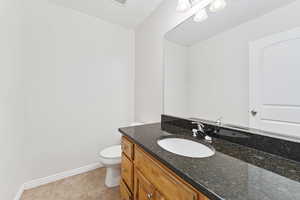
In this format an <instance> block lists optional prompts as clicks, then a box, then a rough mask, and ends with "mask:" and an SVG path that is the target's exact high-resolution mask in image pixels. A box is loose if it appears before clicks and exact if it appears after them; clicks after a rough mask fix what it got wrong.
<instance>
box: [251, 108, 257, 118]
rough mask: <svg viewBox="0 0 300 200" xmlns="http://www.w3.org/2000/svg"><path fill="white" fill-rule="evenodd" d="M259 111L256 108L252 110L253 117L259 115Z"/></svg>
mask: <svg viewBox="0 0 300 200" xmlns="http://www.w3.org/2000/svg"><path fill="white" fill-rule="evenodd" d="M257 113H258V112H257V111H256V110H254V109H253V110H251V115H252V116H253V117H255V116H256V115H257Z"/></svg>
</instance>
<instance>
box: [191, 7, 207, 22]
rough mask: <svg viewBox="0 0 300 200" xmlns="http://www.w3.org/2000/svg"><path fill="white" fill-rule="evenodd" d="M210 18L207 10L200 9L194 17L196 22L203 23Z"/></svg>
mask: <svg viewBox="0 0 300 200" xmlns="http://www.w3.org/2000/svg"><path fill="white" fill-rule="evenodd" d="M207 18H208V15H207V12H206V10H205V8H203V9H200V10H199V11H198V12H197V13H196V14H195V16H194V21H195V22H202V21H204V20H206V19H207Z"/></svg>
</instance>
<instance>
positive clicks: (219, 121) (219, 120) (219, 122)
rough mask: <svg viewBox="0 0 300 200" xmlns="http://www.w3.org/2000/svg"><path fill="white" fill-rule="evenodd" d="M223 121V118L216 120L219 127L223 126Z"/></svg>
mask: <svg viewBox="0 0 300 200" xmlns="http://www.w3.org/2000/svg"><path fill="white" fill-rule="evenodd" d="M222 120H223V117H219V118H218V119H217V120H216V124H217V125H218V126H221V125H222Z"/></svg>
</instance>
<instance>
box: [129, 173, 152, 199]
mask: <svg viewBox="0 0 300 200" xmlns="http://www.w3.org/2000/svg"><path fill="white" fill-rule="evenodd" d="M134 184H135V186H134V197H135V200H156V199H155V188H154V186H153V185H152V184H151V183H150V182H149V181H148V180H147V179H146V178H145V177H144V176H143V175H142V174H141V173H140V172H139V171H138V170H135V181H134Z"/></svg>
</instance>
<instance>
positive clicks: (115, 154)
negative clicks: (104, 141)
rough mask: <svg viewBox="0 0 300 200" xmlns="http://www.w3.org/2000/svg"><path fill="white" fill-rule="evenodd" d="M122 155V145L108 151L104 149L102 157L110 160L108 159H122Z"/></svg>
mask: <svg viewBox="0 0 300 200" xmlns="http://www.w3.org/2000/svg"><path fill="white" fill-rule="evenodd" d="M121 154H122V150H121V145H114V146H111V147H108V148H106V149H103V150H102V151H101V152H100V156H101V157H103V158H108V159H110V158H111V159H114V158H120V157H121Z"/></svg>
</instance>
